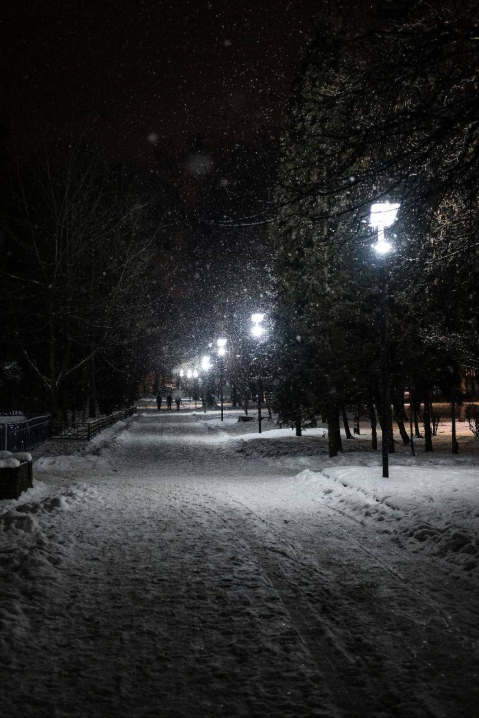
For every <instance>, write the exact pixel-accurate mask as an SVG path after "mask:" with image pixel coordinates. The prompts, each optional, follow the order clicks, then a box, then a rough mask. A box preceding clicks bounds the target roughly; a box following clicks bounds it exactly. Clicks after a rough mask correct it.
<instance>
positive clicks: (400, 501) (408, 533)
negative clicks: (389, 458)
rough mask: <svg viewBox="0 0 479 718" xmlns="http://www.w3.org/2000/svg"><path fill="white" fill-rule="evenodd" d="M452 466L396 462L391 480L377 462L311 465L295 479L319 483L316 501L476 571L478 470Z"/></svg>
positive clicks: (478, 557) (478, 550) (400, 541)
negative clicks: (320, 467) (319, 468)
mask: <svg viewBox="0 0 479 718" xmlns="http://www.w3.org/2000/svg"><path fill="white" fill-rule="evenodd" d="M343 458H344V457H343ZM448 464H449V466H445V465H444V461H442V462H441V461H439V464H433V463H432V462H431V463H430V464H429V465H427V466H397V465H392V466H391V469H390V477H389V478H388V479H384V478H382V475H381V467H380V466H376V465H373V466H367V467H366V466H349V467H347V468H331V467H330V468H324V469H323V470H322V472H321V473H317V472H313V471H311V470H309V469H307V470H305V471H303V472H301V473H300V474H298V475H297V477H296V481H297V482H298V483H299V484H301V483H303V484H304V485H312V484H314V485H315V487H316V490H317V491H318V490H319V497H318V496H316V499H315V500H321V501H322V502H324V503H325V504H327V505H328V504H329V506H330V507H331V508H332V509H333V510H335V511H339V512H340V511H343V512H346V513H348V514H349V515H350V516H351V517H353V518H355V519H356V520H357V521H360V522H365V521H370V520H372V521H374V522H376V524H377V525H378V527H377V531H378V532H380V533H382V534H390V535H391V538H392V539H393V540H394V541H396V542H397V543H398V544H399V545H403V544H404V541H405V540H410V541H412V542H413V545H412V547H411V548H412V550H413V551H415V552H418V551H424V552H427V553H428V554H430V555H431V556H434V557H436V558H442V559H445V560H446V561H447V562H448V563H450V564H453V565H456V566H458V567H461V568H463V569H464V570H466V571H473V570H476V569H477V568H478V567H479V521H478V519H479V469H478V468H470V467H469V466H468V465H467V463H466V464H465V466H464V467H461V468H458V467H457V465H456V464H455V463H454V461H453V460H452V459H451V460H450V461H449V462H448Z"/></svg>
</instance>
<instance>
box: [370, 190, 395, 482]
mask: <svg viewBox="0 0 479 718" xmlns="http://www.w3.org/2000/svg"><path fill="white" fill-rule="evenodd" d="M399 207H400V205H399V204H391V203H390V202H377V203H375V204H373V205H371V215H370V219H369V224H370V226H371V227H373V228H374V229H377V232H378V239H377V242H376V244H373V249H374V250H375V252H376V253H377V255H378V256H379V257H380V262H379V290H380V323H381V330H380V331H381V405H382V406H381V418H382V421H381V423H382V441H381V448H382V459H383V477H384V478H387V477H388V476H389V452H388V439H389V432H390V425H391V422H390V414H391V403H390V399H389V366H388V303H387V298H388V297H387V273H386V263H387V255H388V254H389V252H390V251H391V250H392V245H391V244H390V243H389V242H388V241H387V240H386V238H385V236H384V230H385V229H386V227H390V226H391V225H393V224H394V222H395V221H396V215H397V211H398V209H399Z"/></svg>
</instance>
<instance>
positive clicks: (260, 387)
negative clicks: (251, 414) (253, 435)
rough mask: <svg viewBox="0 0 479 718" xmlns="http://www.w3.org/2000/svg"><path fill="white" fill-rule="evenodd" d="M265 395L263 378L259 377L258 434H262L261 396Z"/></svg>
mask: <svg viewBox="0 0 479 718" xmlns="http://www.w3.org/2000/svg"><path fill="white" fill-rule="evenodd" d="M262 394H263V381H262V379H261V377H260V376H259V377H258V434H261V431H262V429H261V422H262V421H263V417H262V416H261V395H262Z"/></svg>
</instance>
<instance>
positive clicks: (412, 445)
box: [409, 388, 416, 456]
mask: <svg viewBox="0 0 479 718" xmlns="http://www.w3.org/2000/svg"><path fill="white" fill-rule="evenodd" d="M413 424H414V408H413V405H412V389H411V388H409V431H410V434H411V442H410V443H411V454H412V455H413V456H416V450H415V448H414V430H413Z"/></svg>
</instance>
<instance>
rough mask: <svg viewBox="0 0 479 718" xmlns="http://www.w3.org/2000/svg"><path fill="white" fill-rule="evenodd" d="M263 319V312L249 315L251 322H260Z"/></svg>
mask: <svg viewBox="0 0 479 718" xmlns="http://www.w3.org/2000/svg"><path fill="white" fill-rule="evenodd" d="M263 319H264V314H252V315H251V321H252V322H253V324H261V322H262V321H263Z"/></svg>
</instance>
